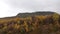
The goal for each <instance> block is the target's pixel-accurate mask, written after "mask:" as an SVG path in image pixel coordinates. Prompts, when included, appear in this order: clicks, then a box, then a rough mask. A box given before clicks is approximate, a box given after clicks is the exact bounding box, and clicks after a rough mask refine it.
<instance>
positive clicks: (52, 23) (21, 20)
mask: <svg viewBox="0 0 60 34" xmlns="http://www.w3.org/2000/svg"><path fill="white" fill-rule="evenodd" d="M0 34H60V15H58V14H56V13H54V12H36V13H19V14H18V15H17V16H15V17H8V18H1V19H0Z"/></svg>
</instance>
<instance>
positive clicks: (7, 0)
mask: <svg viewBox="0 0 60 34" xmlns="http://www.w3.org/2000/svg"><path fill="white" fill-rule="evenodd" d="M36 11H52V12H57V13H59V14H60V0H0V17H10V16H15V15H17V14H18V13H26V12H36Z"/></svg>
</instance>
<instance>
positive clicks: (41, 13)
mask: <svg viewBox="0 0 60 34" xmlns="http://www.w3.org/2000/svg"><path fill="white" fill-rule="evenodd" d="M54 13H55V12H49V11H47V12H42V11H41V12H32V13H19V14H18V15H17V17H22V18H23V17H28V16H35V15H52V14H54Z"/></svg>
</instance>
